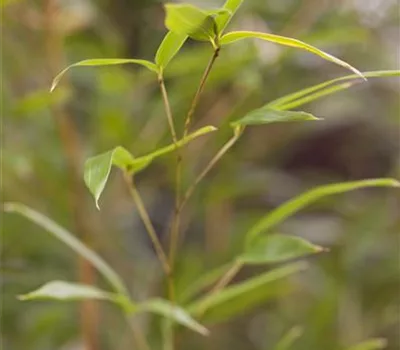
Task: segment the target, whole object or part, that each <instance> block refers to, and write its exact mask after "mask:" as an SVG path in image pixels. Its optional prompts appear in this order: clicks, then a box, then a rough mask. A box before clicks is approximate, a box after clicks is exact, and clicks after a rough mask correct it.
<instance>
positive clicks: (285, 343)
mask: <svg viewBox="0 0 400 350" xmlns="http://www.w3.org/2000/svg"><path fill="white" fill-rule="evenodd" d="M302 334H303V329H302V328H301V327H293V328H292V329H290V330H289V331H288V332H287V333H286V334H285V335H284V336H283V337H282V339H281V340H280V341H279V342H278V344H276V345H275V347H274V350H290V349H292V346H293V344H294V343H295V341H296V340H297V339H299V338H300V337H301V335H302ZM293 350H294V348H293Z"/></svg>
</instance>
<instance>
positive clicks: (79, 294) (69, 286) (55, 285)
mask: <svg viewBox="0 0 400 350" xmlns="http://www.w3.org/2000/svg"><path fill="white" fill-rule="evenodd" d="M18 299H20V300H38V299H53V300H60V301H72V300H85V299H98V300H111V301H114V300H115V299H116V295H115V294H111V293H108V292H106V291H104V290H101V289H99V288H97V287H94V286H90V285H85V284H79V283H70V282H65V281H52V282H48V283H46V284H45V285H44V286H42V287H40V288H39V289H37V290H35V291H33V292H30V293H27V294H24V295H20V296H19V297H18Z"/></svg>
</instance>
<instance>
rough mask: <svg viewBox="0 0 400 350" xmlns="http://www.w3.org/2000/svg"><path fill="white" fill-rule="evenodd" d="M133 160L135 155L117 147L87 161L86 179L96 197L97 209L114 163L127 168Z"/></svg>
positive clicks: (124, 168)
mask: <svg viewBox="0 0 400 350" xmlns="http://www.w3.org/2000/svg"><path fill="white" fill-rule="evenodd" d="M133 161H134V158H133V156H132V155H131V154H130V153H129V152H128V151H127V150H126V149H125V148H123V147H116V148H114V149H113V150H111V151H108V152H106V153H103V154H100V155H98V156H95V157H92V158H89V159H88V160H87V161H86V163H85V171H84V180H85V184H86V186H87V187H88V188H89V190H90V193H91V194H92V195H93V197H94V199H95V202H96V207H97V209H100V207H99V198H100V196H101V194H102V192H103V190H104V187H105V186H106V183H107V180H108V177H109V175H110V172H111V167H112V165H115V166H117V167H118V168H120V169H122V170H126V169H127V167H129V165H130V164H132V162H133Z"/></svg>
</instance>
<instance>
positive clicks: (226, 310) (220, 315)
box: [187, 262, 307, 321]
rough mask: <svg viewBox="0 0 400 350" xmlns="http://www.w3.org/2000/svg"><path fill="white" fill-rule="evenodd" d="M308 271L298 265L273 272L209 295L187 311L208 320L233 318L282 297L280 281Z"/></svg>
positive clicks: (302, 264)
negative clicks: (267, 301) (272, 299)
mask: <svg viewBox="0 0 400 350" xmlns="http://www.w3.org/2000/svg"><path fill="white" fill-rule="evenodd" d="M306 267H307V265H306V264H305V263H303V262H298V263H293V264H289V265H286V266H284V267H281V268H277V269H273V270H271V271H268V272H266V273H263V274H261V275H258V276H256V277H254V278H250V279H248V280H246V281H244V282H241V283H237V284H233V285H231V286H228V287H226V288H224V289H223V290H221V291H219V292H218V293H210V294H209V295H206V296H205V297H203V298H201V299H199V300H197V301H195V302H193V303H192V304H190V305H189V306H188V307H187V310H188V311H189V312H190V314H192V315H194V316H197V315H203V314H204V318H205V319H207V320H209V319H211V320H213V321H215V320H222V319H226V318H228V317H229V318H231V317H233V316H235V315H237V314H239V313H243V312H245V311H248V310H249V309H251V308H252V307H255V306H256V305H259V304H260V303H263V302H265V301H266V300H269V299H271V298H273V297H276V296H277V295H282V294H283V293H284V292H285V291H284V290H283V289H282V285H281V283H280V281H281V280H284V279H285V278H286V277H288V276H290V275H292V274H294V273H297V272H299V271H303V270H304V269H305V268H306Z"/></svg>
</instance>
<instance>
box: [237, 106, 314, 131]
mask: <svg viewBox="0 0 400 350" xmlns="http://www.w3.org/2000/svg"><path fill="white" fill-rule="evenodd" d="M307 120H319V119H318V118H316V117H314V116H313V115H312V114H310V113H306V112H297V111H280V110H277V109H272V108H270V107H268V106H264V107H261V108H258V109H256V110H254V111H251V112H249V113H247V114H246V115H245V116H244V117H243V118H241V119H239V120H236V121H234V122H233V123H231V126H232V127H237V126H248V125H262V124H271V123H283V122H293V121H307Z"/></svg>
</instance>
